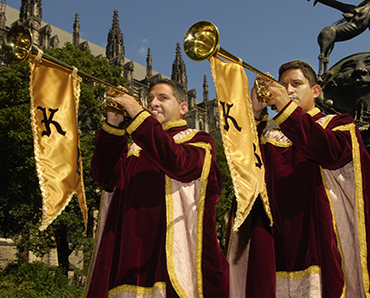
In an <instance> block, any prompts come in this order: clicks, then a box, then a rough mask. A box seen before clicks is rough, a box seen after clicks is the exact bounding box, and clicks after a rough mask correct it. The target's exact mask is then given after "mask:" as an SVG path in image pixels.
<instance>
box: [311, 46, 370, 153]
mask: <svg viewBox="0 0 370 298" xmlns="http://www.w3.org/2000/svg"><path fill="white" fill-rule="evenodd" d="M320 85H321V87H322V92H321V94H320V96H319V97H318V98H317V100H316V105H317V106H318V107H319V108H320V109H321V110H322V111H323V112H324V113H325V114H332V113H336V114H340V113H346V114H349V115H351V116H352V117H353V118H354V120H355V121H356V123H357V125H358V127H359V129H360V132H361V134H362V138H363V141H364V143H365V146H366V147H367V148H368V151H369V152H370V52H364V53H357V54H353V55H350V56H348V57H346V58H343V59H342V60H340V61H339V62H337V63H336V64H335V65H334V66H332V67H331V68H330V70H328V71H327V72H326V73H325V74H324V75H323V76H322V82H321V83H320Z"/></svg>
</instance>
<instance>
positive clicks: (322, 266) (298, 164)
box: [232, 61, 370, 298]
mask: <svg viewBox="0 0 370 298" xmlns="http://www.w3.org/2000/svg"><path fill="white" fill-rule="evenodd" d="M279 81H280V82H281V83H282V85H280V84H278V83H276V82H268V83H267V84H266V89H267V91H268V92H270V94H271V95H272V99H271V100H269V101H268V102H264V101H263V100H260V99H258V97H257V94H256V92H255V90H253V92H252V101H253V108H254V115H255V118H256V119H257V120H256V121H257V130H258V133H259V135H260V142H261V152H262V155H263V160H264V164H265V169H266V184H267V189H268V195H269V199H270V203H271V208H272V214H273V218H274V226H273V237H274V246H275V259H276V271H277V274H276V278H277V279H276V288H277V291H276V292H277V297H331V298H332V297H344V296H345V297H365V296H366V297H367V296H368V295H369V294H370V291H369V266H370V259H369V254H368V251H369V249H370V246H369V244H370V241H369V240H370V239H369V235H370V217H369V199H370V189H369V185H370V173H369V169H370V157H369V155H368V153H367V151H366V149H365V147H364V145H363V142H362V139H361V135H360V132H359V130H358V128H357V126H356V125H355V123H354V121H353V119H352V118H351V117H350V116H349V115H345V114H342V115H327V116H324V115H323V114H321V112H320V110H319V109H317V108H315V99H316V98H317V97H318V96H319V94H320V92H321V88H320V86H319V85H318V84H317V81H316V74H315V72H314V70H313V69H312V68H311V67H310V66H309V65H308V64H307V63H305V62H302V61H292V62H288V63H286V64H284V65H282V66H281V67H280V69H279ZM267 105H270V106H272V105H275V106H276V109H277V112H278V114H277V115H276V116H275V117H274V118H273V120H274V122H275V126H273V125H268V121H267V120H268V115H267V109H266V107H267ZM269 121H270V120H269ZM276 124H277V125H278V127H277V126H276ZM365 169H366V170H365ZM232 278H234V277H232Z"/></svg>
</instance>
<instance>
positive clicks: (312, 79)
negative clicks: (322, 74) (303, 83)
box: [279, 60, 317, 87]
mask: <svg viewBox="0 0 370 298" xmlns="http://www.w3.org/2000/svg"><path fill="white" fill-rule="evenodd" d="M289 69H300V70H301V71H302V73H303V75H304V77H305V78H306V79H307V80H308V82H309V83H310V87H313V86H315V85H316V84H317V76H316V72H315V71H314V69H313V68H312V67H311V66H310V65H309V64H308V63H306V62H304V61H301V60H294V61H290V62H287V63H284V64H283V65H282V66H280V68H279V80H280V78H281V75H282V74H283V73H284V72H286V71H287V70H289Z"/></svg>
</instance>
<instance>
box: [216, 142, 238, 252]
mask: <svg viewBox="0 0 370 298" xmlns="http://www.w3.org/2000/svg"><path fill="white" fill-rule="evenodd" d="M215 147H216V160H217V164H218V166H219V167H220V170H221V174H222V191H221V196H220V200H219V202H218V203H217V204H216V223H217V236H218V240H219V244H220V248H221V249H222V251H224V252H225V250H226V248H225V240H226V229H227V223H228V219H229V213H230V209H231V202H232V200H233V197H234V188H233V183H232V179H231V175H230V170H229V167H228V164H227V160H226V156H225V150H224V146H223V144H222V143H221V142H220V141H219V140H217V139H215Z"/></svg>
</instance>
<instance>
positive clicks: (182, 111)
mask: <svg viewBox="0 0 370 298" xmlns="http://www.w3.org/2000/svg"><path fill="white" fill-rule="evenodd" d="M188 109H189V108H188V104H187V103H186V102H182V103H180V115H181V116H184V115H185V113H186V112H187V111H188Z"/></svg>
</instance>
